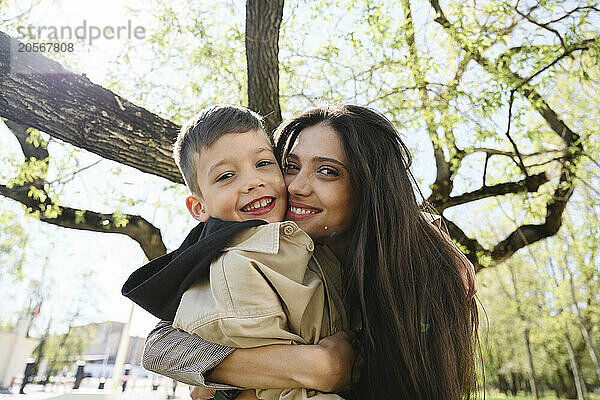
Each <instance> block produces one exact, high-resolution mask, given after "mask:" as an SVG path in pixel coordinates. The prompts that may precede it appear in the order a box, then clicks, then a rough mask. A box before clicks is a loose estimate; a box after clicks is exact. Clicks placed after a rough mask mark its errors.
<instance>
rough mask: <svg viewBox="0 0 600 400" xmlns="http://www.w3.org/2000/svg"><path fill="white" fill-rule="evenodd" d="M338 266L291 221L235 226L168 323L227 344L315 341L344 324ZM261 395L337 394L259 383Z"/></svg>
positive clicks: (292, 399)
mask: <svg viewBox="0 0 600 400" xmlns="http://www.w3.org/2000/svg"><path fill="white" fill-rule="evenodd" d="M340 293H341V266H340V264H339V262H338V260H337V259H336V257H335V256H334V255H333V253H332V252H331V250H329V249H328V248H327V247H324V246H317V247H315V246H314V244H313V241H312V239H311V238H310V237H309V236H308V235H307V234H306V233H305V232H303V231H302V230H301V229H299V228H298V226H297V225H296V224H295V223H294V222H291V221H286V222H278V223H271V224H267V225H261V226H257V227H254V228H250V229H248V230H245V231H244V232H241V233H240V234H239V235H237V236H236V237H235V238H234V240H233V241H232V243H231V245H230V246H228V247H226V248H225V250H224V253H222V255H221V256H220V257H219V258H217V259H216V260H215V261H214V262H213V263H212V265H211V269H210V279H209V281H208V282H199V283H197V284H196V285H194V286H192V287H191V288H190V289H188V290H187V291H186V292H185V294H184V295H183V298H182V299H181V303H180V304H179V308H178V310H177V314H176V316H175V320H174V322H173V326H174V327H176V328H178V329H181V330H184V331H186V332H189V333H193V334H196V335H198V336H200V337H202V338H204V339H206V340H209V341H211V342H215V343H219V344H222V345H226V346H231V347H240V348H246V347H256V346H264V345H270V344H292V343H296V344H316V343H317V342H318V341H319V339H321V338H322V337H325V336H329V335H331V334H333V333H335V332H338V331H340V330H345V329H347V328H348V323H347V320H346V313H345V311H344V306H343V304H342V301H341V296H340ZM256 393H257V396H258V397H259V398H261V399H268V400H272V399H285V400H300V399H309V398H310V399H313V400H317V399H341V397H339V396H338V395H335V394H325V393H319V392H315V391H314V390H307V389H301V388H296V389H284V390H280V389H270V390H266V389H260V390H257V391H256Z"/></svg>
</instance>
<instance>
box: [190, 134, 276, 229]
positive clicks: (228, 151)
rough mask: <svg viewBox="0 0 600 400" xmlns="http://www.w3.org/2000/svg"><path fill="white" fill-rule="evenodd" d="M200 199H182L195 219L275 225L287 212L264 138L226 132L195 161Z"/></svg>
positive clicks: (255, 135)
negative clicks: (256, 220) (216, 219)
mask: <svg viewBox="0 0 600 400" xmlns="http://www.w3.org/2000/svg"><path fill="white" fill-rule="evenodd" d="M196 168H197V176H198V186H199V187H200V191H201V194H202V196H189V197H188V198H187V199H186V205H187V207H188V210H189V211H190V213H191V214H192V216H193V217H194V218H196V219H197V220H199V221H206V220H208V218H209V217H214V218H219V219H221V220H224V221H246V220H250V219H260V220H263V221H267V222H280V221H282V220H283V217H284V216H285V212H286V210H287V191H286V187H285V182H284V180H283V175H282V174H281V170H280V169H279V165H278V164H277V160H276V159H275V155H274V154H273V150H272V148H271V144H270V143H269V141H268V140H267V138H266V137H265V135H264V133H262V132H259V131H249V132H244V133H227V134H225V135H223V136H221V137H220V138H219V139H217V141H216V142H214V143H213V144H212V145H211V146H210V147H208V148H207V149H203V150H202V151H201V152H200V154H199V155H198V158H197V164H196Z"/></svg>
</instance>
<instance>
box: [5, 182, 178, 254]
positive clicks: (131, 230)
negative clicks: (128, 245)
mask: <svg viewBox="0 0 600 400" xmlns="http://www.w3.org/2000/svg"><path fill="white" fill-rule="evenodd" d="M29 191H30V187H29V186H16V187H12V188H8V187H6V186H5V185H0V194H1V195H3V196H5V197H8V198H9V199H12V200H15V201H18V202H19V203H21V204H23V205H24V206H25V207H27V211H28V212H29V213H32V214H34V215H39V219H40V221H43V222H47V223H50V224H52V225H57V226H61V227H63V228H71V229H79V230H84V231H92V232H104V233H120V234H123V235H126V236H129V237H130V238H132V239H133V240H135V241H136V242H138V243H139V244H140V246H141V247H142V250H143V251H144V254H145V255H146V257H148V259H149V260H153V259H155V258H156V257H159V256H161V255H163V254H165V253H166V251H167V249H166V247H165V245H164V243H163V241H162V236H161V234H160V229H158V228H156V227H155V226H153V225H152V224H151V223H149V222H148V221H146V220H145V219H144V218H142V217H140V216H138V215H129V214H103V213H97V212H93V211H87V210H79V209H75V208H71V207H63V206H58V210H57V211H58V213H59V214H58V216H56V217H54V216H48V215H46V214H45V212H44V210H45V209H46V208H47V207H51V206H53V205H54V203H53V201H52V199H50V197H48V196H46V197H44V198H43V201H42V200H41V199H34V198H33V197H31V196H29ZM38 211H39V213H37V212H38ZM123 218H124V219H126V220H127V221H128V222H127V224H126V225H125V226H116V224H115V223H114V222H113V221H115V220H122V219H123Z"/></svg>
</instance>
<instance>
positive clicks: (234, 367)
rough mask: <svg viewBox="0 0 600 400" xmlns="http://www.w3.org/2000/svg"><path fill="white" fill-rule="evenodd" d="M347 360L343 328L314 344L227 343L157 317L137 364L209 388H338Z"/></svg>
mask: <svg viewBox="0 0 600 400" xmlns="http://www.w3.org/2000/svg"><path fill="white" fill-rule="evenodd" d="M353 361H354V350H353V349H352V346H351V345H350V338H349V336H348V334H346V333H344V332H339V333H337V334H335V335H333V336H329V337H327V338H325V339H323V340H321V341H320V342H319V344H318V345H271V346H262V347H255V348H248V349H233V348H231V347H226V346H221V345H218V344H214V343H211V342H208V341H206V340H204V339H202V338H200V337H199V336H195V335H190V334H188V333H186V332H182V331H178V330H176V329H174V328H173V327H172V326H171V325H170V322H167V321H161V322H160V323H159V324H158V325H157V326H156V327H155V328H154V330H153V331H152V332H150V334H149V335H148V338H147V339H146V346H145V348H144V355H143V366H144V368H146V369H148V370H150V371H153V372H156V373H159V374H161V375H165V376H168V377H170V378H173V379H175V380H178V381H181V382H184V383H187V384H189V385H194V386H205V387H210V388H213V389H227V388H232V386H229V385H235V386H236V387H246V388H264V389H270V388H273V389H275V388H294V387H306V388H311V389H317V390H320V391H324V392H333V391H339V390H342V389H344V388H346V387H348V385H349V382H350V369H351V367H352V362H353ZM211 369H212V370H211ZM209 381H210V382H209ZM212 382H221V384H219V383H212Z"/></svg>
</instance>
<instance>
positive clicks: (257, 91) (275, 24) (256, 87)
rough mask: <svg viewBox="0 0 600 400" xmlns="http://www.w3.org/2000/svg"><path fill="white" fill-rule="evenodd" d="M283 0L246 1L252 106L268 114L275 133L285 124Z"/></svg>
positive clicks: (268, 125)
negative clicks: (281, 66)
mask: <svg viewBox="0 0 600 400" xmlns="http://www.w3.org/2000/svg"><path fill="white" fill-rule="evenodd" d="M282 17H283V0H248V1H247V2H246V61H247V63H248V107H249V108H250V109H252V110H254V111H256V112H258V113H260V114H261V115H263V116H264V118H265V120H264V122H265V129H266V130H267V132H268V133H269V134H271V133H272V132H273V131H274V130H275V128H276V127H277V126H278V125H279V124H280V123H281V108H280V105H279V27H280V25H281V19H282Z"/></svg>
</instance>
